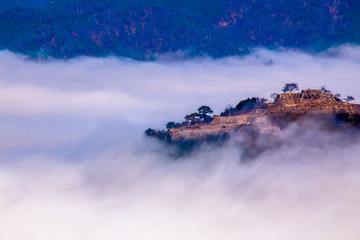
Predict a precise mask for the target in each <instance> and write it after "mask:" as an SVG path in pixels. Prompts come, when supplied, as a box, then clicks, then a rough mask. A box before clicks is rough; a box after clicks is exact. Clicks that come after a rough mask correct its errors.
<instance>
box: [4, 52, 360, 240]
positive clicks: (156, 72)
mask: <svg viewBox="0 0 360 240" xmlns="http://www.w3.org/2000/svg"><path fill="white" fill-rule="evenodd" d="M270 59H271V61H272V63H273V64H269V63H270V62H271V61H270ZM359 76H360V48H359V47H358V46H342V47H339V48H334V49H330V50H329V51H327V52H324V53H321V54H318V55H309V54H305V53H302V52H296V51H284V52H272V51H268V50H264V49H258V50H255V51H254V53H253V54H252V55H250V56H247V57H243V58H238V57H232V58H224V59H218V60H212V59H207V58H205V59H204V58H202V59H193V60H188V61H179V60H173V61H164V60H158V61H155V62H136V61H132V60H126V59H116V58H105V59H100V58H79V59H73V60H70V61H58V60H50V61H46V62H41V61H40V62H34V61H29V60H26V59H24V58H23V57H21V56H17V55H14V54H12V53H9V52H1V53H0V239H4V240H23V239H28V240H48V239H52V240H77V239H87V240H97V239H107V240H112V239H135V240H137V239H158V240H162V239H189V240H192V239H196V240H202V239H206V240H211V239H216V240H217V239H230V240H231V239H249V240H257V239H269V240H271V239H277V240H281V239H284V240H285V239H286V240H288V239H292V240H297V239H310V240H315V239H316V240H317V239H327V240H338V239H346V240H357V239H358V236H359V235H360V231H359V229H360V226H359V225H360V224H359V223H360V217H359V216H360V207H359V206H358V202H359V200H360V191H359V190H358V189H360V175H359V170H360V163H359V160H358V156H359V155H360V147H359V146H360V144H359V141H358V140H356V139H352V140H351V141H350V140H349V139H347V138H346V136H345V135H342V134H338V133H331V134H330V133H324V132H322V131H320V130H318V129H315V128H312V129H308V131H299V129H298V128H297V126H293V127H292V128H289V129H288V130H287V132H285V133H284V135H283V137H284V139H285V140H286V141H287V142H288V144H286V145H284V146H283V147H282V148H279V149H271V150H269V151H267V152H265V153H264V154H263V155H261V156H260V157H259V158H258V159H257V160H256V161H254V162H253V163H248V164H240V157H241V154H242V152H241V150H240V149H239V148H237V147H236V146H235V145H234V144H232V143H231V142H230V143H229V144H227V145H226V146H224V147H223V148H221V149H213V148H209V149H204V150H203V152H202V153H201V154H199V153H198V154H194V155H192V156H191V157H189V158H188V159H183V160H181V161H177V162H174V161H173V160H172V159H170V158H169V157H168V155H167V154H166V151H165V150H164V149H163V148H161V147H160V146H159V145H158V143H155V142H152V141H151V140H144V139H141V135H142V132H143V131H144V129H145V128H147V127H152V126H153V127H162V126H163V125H164V124H165V123H166V122H167V121H170V120H175V121H182V118H183V116H184V115H185V114H187V113H189V112H192V111H195V110H196V109H197V108H198V107H199V106H200V105H203V104H206V105H210V106H211V107H212V108H213V109H214V110H215V112H216V113H219V112H220V111H222V110H223V109H224V108H225V107H226V105H227V104H229V103H232V104H234V105H235V104H236V103H237V102H238V101H239V100H242V99H244V98H247V97H252V96H260V97H268V96H269V94H270V93H272V92H279V90H280V89H281V87H282V86H283V84H284V83H287V82H297V83H299V85H300V87H301V88H305V89H306V88H319V87H321V86H324V85H325V86H326V87H327V88H328V89H330V90H332V91H333V92H335V93H341V94H343V95H344V96H345V95H348V94H349V95H353V96H354V97H355V99H360V87H359V85H360V82H359ZM138 138H140V139H138ZM134 139H137V140H136V141H134ZM164 151H165V152H164Z"/></svg>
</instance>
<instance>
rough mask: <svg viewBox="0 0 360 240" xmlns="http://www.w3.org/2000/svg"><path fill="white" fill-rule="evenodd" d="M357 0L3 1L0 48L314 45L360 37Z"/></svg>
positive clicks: (128, 52) (212, 51) (70, 51)
mask: <svg viewBox="0 0 360 240" xmlns="http://www.w3.org/2000/svg"><path fill="white" fill-rule="evenodd" d="M359 16H360V1H351V0H347V1H343V0H297V1H286V0H277V1H269V0H244V1H231V0H197V1H192V0H182V1H175V0H167V1H166V0H154V1H149V0H131V1H130V0H123V1H118V0H102V1H88V0H52V1H51V0H32V1H31V0H30V1H25V0H15V1H10V0H5V1H1V3H0V31H1V33H2V34H1V35H0V49H9V50H11V51H14V52H20V53H24V54H27V55H30V56H36V55H38V54H40V55H43V56H52V57H56V58H70V57H75V56H79V55H94V56H105V55H109V54H114V55H118V56H124V57H130V58H134V59H151V58H152V57H154V56H156V55H158V54H163V53H169V52H176V51H179V50H181V51H185V52H187V53H188V54H189V55H190V56H192V55H202V54H209V55H210V56H212V57H223V56H228V55H238V54H244V53H246V52H247V51H248V48H251V47H258V46H264V47H270V48H276V47H279V46H283V47H291V48H299V49H303V50H308V51H319V50H323V49H326V48H328V47H330V46H333V45H337V44H342V43H345V42H353V43H360V30H359V26H360V17H359Z"/></svg>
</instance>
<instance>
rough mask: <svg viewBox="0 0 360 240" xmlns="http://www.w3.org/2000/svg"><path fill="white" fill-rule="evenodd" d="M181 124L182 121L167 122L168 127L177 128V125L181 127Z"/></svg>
mask: <svg viewBox="0 0 360 240" xmlns="http://www.w3.org/2000/svg"><path fill="white" fill-rule="evenodd" d="M180 126H181V123H176V122H168V123H167V124H166V128H167V129H171V128H177V127H180Z"/></svg>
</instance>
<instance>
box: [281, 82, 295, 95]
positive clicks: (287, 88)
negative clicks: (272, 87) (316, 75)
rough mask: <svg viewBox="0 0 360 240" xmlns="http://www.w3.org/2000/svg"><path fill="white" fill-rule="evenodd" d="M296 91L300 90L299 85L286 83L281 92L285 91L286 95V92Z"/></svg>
mask: <svg viewBox="0 0 360 240" xmlns="http://www.w3.org/2000/svg"><path fill="white" fill-rule="evenodd" d="M294 90H299V86H298V84H297V83H286V84H285V86H284V87H283V89H282V90H281V91H283V92H284V93H286V92H290V93H292V91H294Z"/></svg>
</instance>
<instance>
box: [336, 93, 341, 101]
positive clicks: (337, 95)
mask: <svg viewBox="0 0 360 240" xmlns="http://www.w3.org/2000/svg"><path fill="white" fill-rule="evenodd" d="M334 98H335V100H336V101H338V102H342V100H341V94H339V93H336V94H334Z"/></svg>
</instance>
